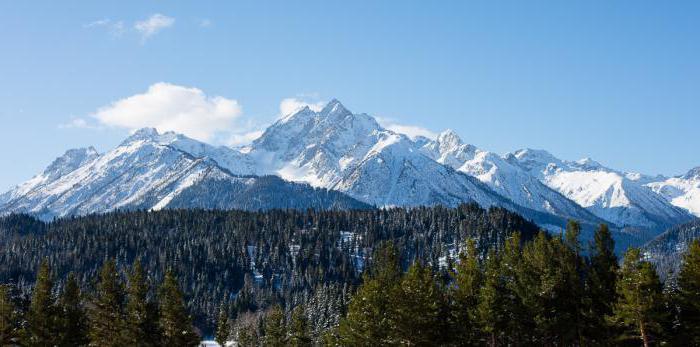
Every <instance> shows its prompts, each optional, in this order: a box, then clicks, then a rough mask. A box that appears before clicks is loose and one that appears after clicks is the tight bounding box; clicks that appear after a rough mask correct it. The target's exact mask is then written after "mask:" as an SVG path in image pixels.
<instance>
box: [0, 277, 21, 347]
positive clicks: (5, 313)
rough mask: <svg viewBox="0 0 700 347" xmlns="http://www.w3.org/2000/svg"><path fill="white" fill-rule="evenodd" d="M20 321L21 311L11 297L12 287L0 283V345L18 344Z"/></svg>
mask: <svg viewBox="0 0 700 347" xmlns="http://www.w3.org/2000/svg"><path fill="white" fill-rule="evenodd" d="M19 322H20V316H19V312H17V308H16V307H15V304H14V302H13V301H12V298H11V297H10V289H9V288H8V286H6V285H0V346H15V345H17V344H18V342H19V338H20V331H19V325H18V324H19Z"/></svg>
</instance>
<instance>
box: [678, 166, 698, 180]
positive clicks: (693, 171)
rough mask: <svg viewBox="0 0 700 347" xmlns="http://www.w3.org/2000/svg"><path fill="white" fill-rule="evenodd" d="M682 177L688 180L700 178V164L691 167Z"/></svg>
mask: <svg viewBox="0 0 700 347" xmlns="http://www.w3.org/2000/svg"><path fill="white" fill-rule="evenodd" d="M682 178H683V179H686V180H700V166H698V167H695V168H692V169H690V171H688V172H687V173H686V174H685V175H683V177H682Z"/></svg>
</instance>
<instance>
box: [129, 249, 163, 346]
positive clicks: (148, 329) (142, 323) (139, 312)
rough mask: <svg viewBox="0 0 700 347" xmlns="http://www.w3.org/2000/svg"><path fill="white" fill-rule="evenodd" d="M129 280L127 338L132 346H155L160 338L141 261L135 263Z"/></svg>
mask: <svg viewBox="0 0 700 347" xmlns="http://www.w3.org/2000/svg"><path fill="white" fill-rule="evenodd" d="M128 279H129V281H128V287H127V296H126V313H125V314H126V331H125V338H126V339H127V341H129V344H131V345H139V346H155V345H157V344H158V343H159V341H160V336H159V334H158V327H157V324H156V322H154V319H153V317H154V316H155V314H154V312H152V311H153V309H154V307H153V306H154V305H153V303H152V302H151V301H150V300H148V291H149V285H148V283H147V281H146V275H145V273H144V270H143V267H142V266H141V261H140V260H138V259H137V260H136V261H135V262H134V264H133V266H132V269H131V272H130V273H129V276H128Z"/></svg>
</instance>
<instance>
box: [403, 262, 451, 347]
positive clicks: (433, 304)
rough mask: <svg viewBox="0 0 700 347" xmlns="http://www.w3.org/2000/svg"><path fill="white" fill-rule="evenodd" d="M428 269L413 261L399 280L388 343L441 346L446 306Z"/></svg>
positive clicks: (444, 333) (443, 335)
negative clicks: (389, 341)
mask: <svg viewBox="0 0 700 347" xmlns="http://www.w3.org/2000/svg"><path fill="white" fill-rule="evenodd" d="M443 300H444V297H443V295H442V291H441V288H440V286H439V285H438V283H437V281H436V279H435V277H434V275H433V272H432V270H431V268H430V267H429V266H426V265H423V264H422V263H421V262H420V261H416V262H414V263H413V264H412V265H411V266H410V267H409V269H408V272H407V273H406V274H405V275H404V276H403V278H402V279H401V285H400V286H399V290H398V291H397V295H395V296H394V298H393V300H392V301H393V304H392V305H391V308H390V309H391V311H392V315H391V321H390V323H391V341H392V343H396V344H399V345H407V346H437V345H441V344H442V343H444V341H443V338H444V337H445V335H446V331H445V329H444V328H445V327H444V324H443V322H444V317H445V315H444V313H445V310H444V308H445V303H444V301H443Z"/></svg>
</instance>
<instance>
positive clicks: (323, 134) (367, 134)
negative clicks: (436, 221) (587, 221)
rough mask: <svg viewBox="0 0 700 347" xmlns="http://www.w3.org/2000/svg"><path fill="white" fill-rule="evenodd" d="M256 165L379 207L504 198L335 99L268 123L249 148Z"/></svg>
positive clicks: (495, 201) (499, 201) (492, 201)
mask: <svg viewBox="0 0 700 347" xmlns="http://www.w3.org/2000/svg"><path fill="white" fill-rule="evenodd" d="M249 155H251V157H253V158H254V160H255V161H257V162H258V163H259V165H260V166H259V167H260V168H261V171H263V172H267V173H271V174H276V175H279V176H281V177H282V178H284V179H287V180H291V181H297V182H306V183H309V184H311V185H312V186H315V187H323V188H328V189H334V190H338V191H341V192H345V193H347V194H349V195H350V196H352V197H354V198H356V199H358V200H361V201H364V202H367V203H370V204H374V205H377V206H419V205H435V204H444V205H448V206H455V205H457V204H459V203H463V202H469V201H474V202H477V203H479V204H481V205H482V206H492V205H499V204H502V201H503V200H507V199H504V198H503V197H501V196H498V195H497V194H495V193H494V192H493V191H491V190H490V189H488V188H487V187H485V186H484V185H482V184H480V183H479V182H478V181H477V180H475V179H474V178H473V177H470V176H468V175H464V174H461V173H459V172H457V171H455V170H453V169H451V168H449V167H447V166H444V165H441V164H440V163H437V162H435V161H434V160H432V159H431V158H429V157H427V156H425V155H424V154H423V153H422V152H421V151H420V150H419V148H418V147H417V146H416V144H415V143H414V142H413V141H411V140H410V139H409V138H408V137H406V136H405V135H401V134H397V133H394V132H392V131H390V130H386V129H384V128H382V127H381V126H380V125H379V124H378V123H377V122H376V120H375V119H374V118H372V117H370V116H368V115H366V114H353V113H352V112H350V111H349V110H347V109H346V108H345V107H344V106H343V105H342V104H341V103H340V102H339V101H337V100H333V101H331V102H330V103H328V105H326V106H325V107H324V108H323V109H322V110H321V111H319V112H314V111H312V110H311V109H309V108H308V107H306V108H303V109H302V110H300V111H299V112H297V113H295V114H290V115H288V116H286V117H284V118H282V119H280V120H279V121H277V122H276V123H275V124H273V125H272V126H270V127H269V128H268V129H267V130H266V131H265V133H263V135H262V136H261V137H260V138H258V139H257V140H256V141H255V142H253V144H252V145H251V147H250V148H249Z"/></svg>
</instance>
